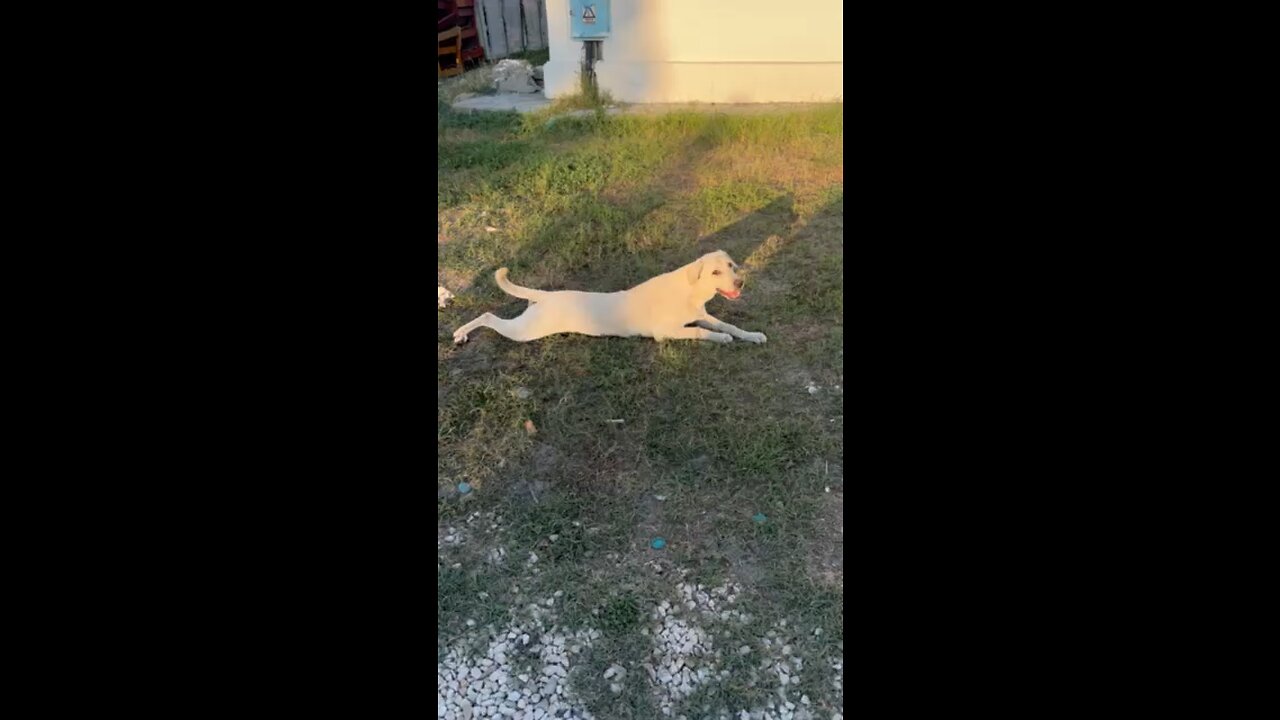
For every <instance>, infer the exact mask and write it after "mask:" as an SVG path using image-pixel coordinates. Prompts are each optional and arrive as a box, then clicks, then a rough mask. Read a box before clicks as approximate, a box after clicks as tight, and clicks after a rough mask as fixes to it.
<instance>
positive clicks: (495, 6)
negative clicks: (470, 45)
mask: <svg viewBox="0 0 1280 720" xmlns="http://www.w3.org/2000/svg"><path fill="white" fill-rule="evenodd" d="M476 4H477V5H479V4H481V0H477V2H476ZM483 4H484V23H485V28H486V29H487V30H488V31H489V46H488V47H486V48H485V49H484V52H485V55H487V56H488V57H489V58H490V59H491V60H497V59H498V58H504V57H506V56H508V55H510V54H511V51H510V50H509V49H508V48H507V31H506V29H505V28H504V27H503V26H502V0H483Z"/></svg>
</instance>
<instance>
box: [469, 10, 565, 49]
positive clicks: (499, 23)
mask: <svg viewBox="0 0 1280 720" xmlns="http://www.w3.org/2000/svg"><path fill="white" fill-rule="evenodd" d="M522 15H523V17H521V16H522ZM476 27H477V29H478V30H479V34H480V44H481V45H484V56H485V57H486V58H488V59H490V60H498V59H500V58H504V57H507V56H508V55H511V54H514V53H518V52H521V51H524V50H541V49H543V48H545V47H550V42H549V41H548V39H547V4H546V0H476Z"/></svg>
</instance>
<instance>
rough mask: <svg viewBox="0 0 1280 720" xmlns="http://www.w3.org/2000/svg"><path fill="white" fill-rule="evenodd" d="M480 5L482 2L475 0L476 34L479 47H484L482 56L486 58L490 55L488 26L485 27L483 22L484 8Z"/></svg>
mask: <svg viewBox="0 0 1280 720" xmlns="http://www.w3.org/2000/svg"><path fill="white" fill-rule="evenodd" d="M482 5H484V3H482V2H480V0H476V7H475V11H476V35H477V37H479V39H480V47H482V48H484V56H485V57H486V58H487V57H489V55H490V52H489V47H490V45H489V28H487V27H485V24H484V8H483V7H481V6H482Z"/></svg>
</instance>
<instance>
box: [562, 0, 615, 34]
mask: <svg viewBox="0 0 1280 720" xmlns="http://www.w3.org/2000/svg"><path fill="white" fill-rule="evenodd" d="M569 26H570V30H571V35H572V37H573V39H574V40H599V39H601V38H607V37H609V0H569Z"/></svg>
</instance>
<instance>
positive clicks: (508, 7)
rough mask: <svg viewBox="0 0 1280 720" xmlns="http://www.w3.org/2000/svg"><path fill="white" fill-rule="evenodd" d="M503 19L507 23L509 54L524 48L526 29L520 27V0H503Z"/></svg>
mask: <svg viewBox="0 0 1280 720" xmlns="http://www.w3.org/2000/svg"><path fill="white" fill-rule="evenodd" d="M502 20H503V22H504V23H506V30H507V52H508V54H510V53H518V52H520V51H521V50H524V30H522V29H521V28H520V2H519V0H503V3H502Z"/></svg>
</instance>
